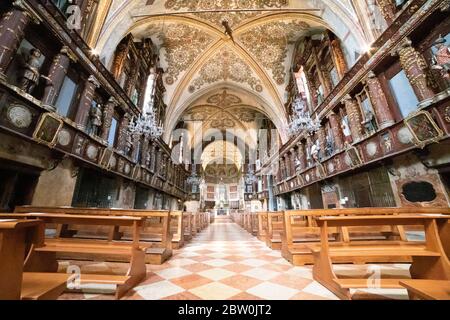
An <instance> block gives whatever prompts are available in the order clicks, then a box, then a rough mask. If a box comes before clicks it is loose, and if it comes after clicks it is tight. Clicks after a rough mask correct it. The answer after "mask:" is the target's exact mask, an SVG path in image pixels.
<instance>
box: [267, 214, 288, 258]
mask: <svg viewBox="0 0 450 320" xmlns="http://www.w3.org/2000/svg"><path fill="white" fill-rule="evenodd" d="M283 217H284V215H283V212H281V211H273V212H272V211H269V212H267V232H266V245H267V246H268V247H269V248H271V249H274V250H281V237H282V233H283V232H284V222H283V220H284V218H283Z"/></svg>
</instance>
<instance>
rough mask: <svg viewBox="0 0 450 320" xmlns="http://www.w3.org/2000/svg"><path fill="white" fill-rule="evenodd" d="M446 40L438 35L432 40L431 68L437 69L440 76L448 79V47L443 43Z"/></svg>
mask: <svg viewBox="0 0 450 320" xmlns="http://www.w3.org/2000/svg"><path fill="white" fill-rule="evenodd" d="M445 42H446V40H445V39H444V38H442V36H439V38H438V39H437V40H436V41H435V42H434V48H435V51H434V52H433V61H432V63H433V66H432V69H434V70H439V71H440V72H441V74H442V77H443V78H445V79H446V80H450V48H449V47H448V46H447V45H446V44H445Z"/></svg>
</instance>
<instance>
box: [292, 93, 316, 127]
mask: <svg viewBox="0 0 450 320" xmlns="http://www.w3.org/2000/svg"><path fill="white" fill-rule="evenodd" d="M292 108H293V111H294V113H293V115H292V116H291V118H290V120H291V121H290V123H289V129H288V130H289V134H290V135H291V136H293V135H298V134H300V133H301V132H303V131H306V132H307V133H308V134H312V133H314V132H317V131H319V129H320V120H319V117H318V116H317V114H316V119H315V120H313V119H312V118H311V116H310V114H309V112H308V111H306V105H305V101H304V100H303V99H301V98H300V97H297V98H296V99H295V100H294V102H293V103H292Z"/></svg>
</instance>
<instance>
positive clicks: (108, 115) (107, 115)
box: [101, 97, 119, 141]
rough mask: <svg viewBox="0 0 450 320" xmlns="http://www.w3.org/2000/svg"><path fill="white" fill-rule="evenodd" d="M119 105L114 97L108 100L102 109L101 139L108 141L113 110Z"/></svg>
mask: <svg viewBox="0 0 450 320" xmlns="http://www.w3.org/2000/svg"><path fill="white" fill-rule="evenodd" d="M118 105H119V103H118V102H117V100H116V99H115V98H114V97H111V98H109V100H108V102H107V103H106V104H105V106H104V109H103V121H102V133H101V138H102V140H104V141H108V137H109V130H110V129H111V124H112V118H113V114H114V109H115V108H116V107H117V106H118Z"/></svg>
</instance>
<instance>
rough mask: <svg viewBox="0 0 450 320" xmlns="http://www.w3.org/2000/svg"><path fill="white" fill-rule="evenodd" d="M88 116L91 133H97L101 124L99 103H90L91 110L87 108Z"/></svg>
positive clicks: (101, 114)
mask: <svg viewBox="0 0 450 320" xmlns="http://www.w3.org/2000/svg"><path fill="white" fill-rule="evenodd" d="M89 117H90V120H91V130H92V131H91V133H92V134H94V135H96V136H97V135H99V133H100V127H101V126H102V118H103V111H102V106H101V105H100V104H96V103H92V106H91V110H89Z"/></svg>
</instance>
